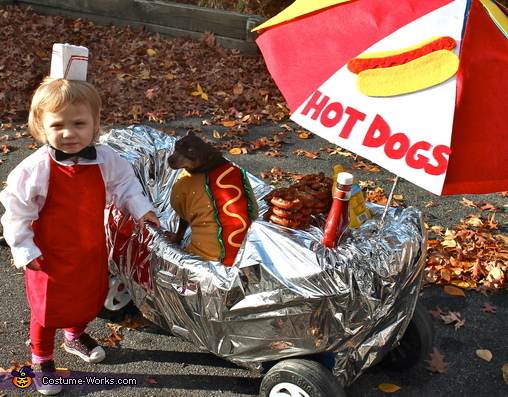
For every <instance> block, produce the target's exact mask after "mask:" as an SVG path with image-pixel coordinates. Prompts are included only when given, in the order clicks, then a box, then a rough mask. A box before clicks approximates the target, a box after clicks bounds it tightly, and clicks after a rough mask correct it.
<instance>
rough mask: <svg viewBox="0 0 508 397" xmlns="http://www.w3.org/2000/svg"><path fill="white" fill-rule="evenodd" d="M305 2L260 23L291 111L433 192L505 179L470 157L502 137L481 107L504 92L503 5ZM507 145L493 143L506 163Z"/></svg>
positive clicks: (501, 183) (495, 186) (502, 183)
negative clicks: (310, 8)
mask: <svg viewBox="0 0 508 397" xmlns="http://www.w3.org/2000/svg"><path fill="white" fill-rule="evenodd" d="M307 3H308V2H305V1H303V0H297V1H296V2H295V3H294V4H293V6H297V7H296V8H294V9H293V10H292V11H291V10H289V8H288V9H286V10H285V11H288V10H289V11H291V12H289V13H287V15H289V16H290V18H289V20H290V22H288V16H287V15H286V16H284V15H282V16H281V14H283V13H284V12H283V13H281V14H279V16H277V17H275V18H274V19H273V20H270V21H268V22H267V23H266V24H264V25H261V26H260V27H259V28H258V29H259V30H260V31H261V32H262V34H261V36H260V37H259V38H258V40H257V42H258V44H259V46H260V48H261V51H262V52H263V55H264V57H265V60H266V62H267V66H268V68H269V70H270V72H271V74H272V76H273V77H274V79H275V81H276V82H277V84H278V85H279V88H280V89H281V92H282V93H283V95H284V97H285V98H286V100H287V102H288V105H289V106H290V108H291V111H292V116H291V118H292V119H293V120H294V121H295V122H297V123H299V124H300V125H302V126H304V127H305V128H307V129H309V130H310V131H313V132H315V133H317V134H318V135H321V136H322V137H324V138H326V139H327V140H329V141H330V142H333V143H335V144H337V145H339V146H341V147H344V148H347V149H349V150H351V151H353V152H355V153H357V154H358V155H360V156H363V157H366V158H368V159H370V160H371V161H373V162H375V163H377V164H379V165H381V166H383V167H384V168H387V169H388V170H390V171H392V172H394V173H396V174H397V175H399V176H401V177H403V178H405V179H408V180H410V181H412V182H413V183H415V184H417V185H419V186H421V187H423V188H425V189H426V190H429V191H430V192H433V193H435V194H457V193H487V192H494V191H501V190H506V189H508V183H507V182H508V176H506V175H504V171H499V170H497V171H494V172H495V173H496V172H497V175H495V176H494V177H490V176H486V174H487V172H485V171H486V170H485V169H483V172H482V174H480V173H479V172H478V169H477V168H478V164H473V165H471V164H470V163H474V158H478V155H480V156H481V155H483V156H486V158H491V157H492V156H493V153H492V152H491V150H492V148H495V147H496V146H499V142H500V140H501V139H503V140H504V141H506V138H507V136H506V134H507V132H505V131H506V130H507V128H506V126H507V125H508V118H507V116H506V112H504V111H503V112H492V111H491V110H492V109H495V108H496V106H497V107H499V106H502V105H501V104H502V103H506V99H508V94H507V92H508V90H507V88H508V86H507V85H508V74H507V70H508V34H507V31H508V16H507V15H508V11H506V9H504V8H503V7H502V6H500V5H498V4H497V3H495V2H493V1H492V0H455V1H450V0H428V1H425V2H422V1H420V0H418V1H417V0H406V1H393V0H387V1H383V2H379V1H377V0H357V1H330V0H321V1H318V2H317V3H319V4H315V3H313V7H314V8H319V10H316V9H312V10H310V11H309V12H304V14H302V7H306V8H307V9H308V4H307ZM332 3H333V4H332ZM298 5H299V6H300V8H298ZM332 5H334V6H332ZM320 7H321V8H320ZM290 8H291V7H290ZM295 12H296V13H297V14H298V15H300V16H296V17H295V16H294V14H295ZM301 15H305V17H303V16H301ZM291 16H292V18H291ZM280 21H285V22H282V23H281V22H280ZM311 25H312V26H311ZM298 32H302V33H301V34H300V35H298ZM318 36H319V37H320V40H317V37H318ZM295 40H305V41H306V42H307V47H305V48H304V47H303V46H302V45H301V46H300V47H301V48H299V49H297V46H296V44H295ZM311 40H312V41H311ZM310 42H312V43H313V44H309V43H310ZM485 42H488V43H489V44H485ZM492 48H493V50H492ZM485 53H488V59H489V60H488V61H487V62H484V63H483V66H481V63H482V60H481V59H482V58H483V60H485V56H484V54H485ZM286 56H287V59H286V58H285V57H286ZM290 59H292V60H291V61H290ZM304 65H305V67H306V69H305V70H302V68H303V66H304ZM495 74H497V76H496V77H493V76H494V75H495ZM495 103H497V105H496V104H495ZM486 109H489V110H488V111H486ZM487 132H488V133H487ZM489 134H492V136H491V137H489ZM491 139H492V141H493V142H490V140H491ZM506 152H508V151H507V150H506V149H504V148H503V150H502V151H499V154H498V153H496V156H501V157H498V158H499V160H500V162H501V161H502V162H504V163H505V164H506V161H508V157H507V155H506ZM489 153H490V154H489ZM473 154H476V155H474V158H471V157H470V158H468V159H467V160H466V161H464V156H466V157H468V156H473ZM459 160H460V161H459ZM468 163H469V164H468ZM493 167H494V168H495V166H494V164H493ZM499 168H500V169H504V168H505V166H500V167H499ZM501 172H502V173H501ZM485 178H487V179H488V180H481V179H485ZM489 178H490V179H489ZM479 179H480V180H479Z"/></svg>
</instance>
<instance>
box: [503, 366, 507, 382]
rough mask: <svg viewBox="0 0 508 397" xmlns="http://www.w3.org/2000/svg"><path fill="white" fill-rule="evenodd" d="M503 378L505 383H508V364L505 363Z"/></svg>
mask: <svg viewBox="0 0 508 397" xmlns="http://www.w3.org/2000/svg"><path fill="white" fill-rule="evenodd" d="M502 371H503V379H504V383H506V384H507V385H508V364H504V365H503V370H502Z"/></svg>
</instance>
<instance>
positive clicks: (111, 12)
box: [0, 0, 266, 55]
mask: <svg viewBox="0 0 508 397" xmlns="http://www.w3.org/2000/svg"><path fill="white" fill-rule="evenodd" d="M0 4H11V5H12V4H14V5H17V6H31V7H32V8H33V9H34V10H35V11H36V12H39V13H43V14H46V15H57V14H61V15H64V16H69V17H72V18H86V19H88V20H90V21H92V22H93V23H97V24H99V25H108V24H114V25H116V26H120V27H124V26H130V27H131V28H133V29H138V28H140V27H143V26H144V27H145V28H146V29H147V30H149V31H152V32H155V33H160V34H161V35H163V36H165V37H182V36H188V37H190V38H191V39H199V38H200V37H201V35H202V34H203V33H205V32H207V31H210V32H213V33H214V35H215V37H216V40H217V43H219V44H220V45H221V46H222V47H224V48H228V49H238V50H239V51H240V52H242V53H244V54H248V55H254V54H257V53H258V51H259V50H258V47H257V45H256V43H255V39H256V37H257V36H258V34H257V33H253V32H251V30H252V29H253V28H254V27H256V26H258V25H259V24H261V23H263V22H264V21H266V18H263V17H260V16H256V15H249V14H242V13H238V12H230V11H222V10H214V9H210V8H204V7H197V6H191V5H186V4H179V3H171V2H163V1H157V0H108V1H104V0H88V1H82V0H24V1H23V0H22V1H18V0H0Z"/></svg>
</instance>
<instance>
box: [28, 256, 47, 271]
mask: <svg viewBox="0 0 508 397" xmlns="http://www.w3.org/2000/svg"><path fill="white" fill-rule="evenodd" d="M37 259H44V258H43V257H42V256H40V257H39V258H37ZM26 268H27V269H30V270H41V268H40V267H39V266H37V265H36V263H35V261H31V262H29V263H28V265H26Z"/></svg>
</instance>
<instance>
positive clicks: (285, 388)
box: [259, 359, 346, 397]
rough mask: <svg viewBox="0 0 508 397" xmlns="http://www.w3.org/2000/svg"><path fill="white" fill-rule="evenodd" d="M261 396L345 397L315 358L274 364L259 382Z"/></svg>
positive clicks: (287, 360) (336, 381)
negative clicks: (313, 359)
mask: <svg viewBox="0 0 508 397" xmlns="http://www.w3.org/2000/svg"><path fill="white" fill-rule="evenodd" d="M259 395H260V396H261V397H346V392H345V391H344V389H343V388H342V385H341V384H340V382H339V380H338V379H337V378H336V377H335V376H334V375H333V374H332V371H330V369H328V368H327V367H325V366H324V365H323V364H321V363H318V362H317V361H312V360H306V359H286V360H283V361H280V362H278V363H277V364H275V365H274V366H273V367H272V368H271V369H270V370H269V371H268V372H267V374H266V375H265V377H264V378H263V380H262V382H261V388H260V393H259Z"/></svg>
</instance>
